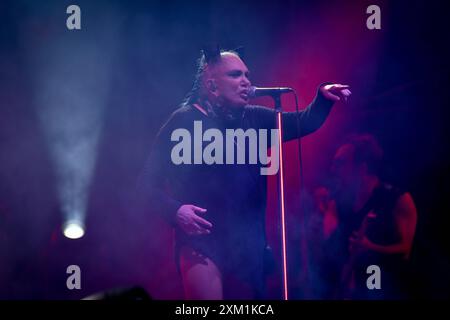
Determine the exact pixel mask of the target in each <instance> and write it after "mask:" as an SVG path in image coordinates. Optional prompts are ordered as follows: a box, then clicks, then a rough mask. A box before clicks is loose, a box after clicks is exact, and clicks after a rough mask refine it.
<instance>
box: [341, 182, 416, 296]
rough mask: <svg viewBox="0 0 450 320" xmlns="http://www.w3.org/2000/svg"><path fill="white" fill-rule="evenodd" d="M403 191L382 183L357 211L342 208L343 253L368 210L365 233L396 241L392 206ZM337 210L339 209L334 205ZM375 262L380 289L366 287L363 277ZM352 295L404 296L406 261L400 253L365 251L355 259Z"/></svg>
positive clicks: (381, 241) (378, 239)
mask: <svg viewBox="0 0 450 320" xmlns="http://www.w3.org/2000/svg"><path fill="white" fill-rule="evenodd" d="M402 194H404V191H402V190H400V189H399V188H396V187H394V186H392V185H390V184H387V183H382V184H380V185H379V186H378V187H377V188H375V190H374V191H373V193H372V196H371V197H370V199H369V200H368V201H367V203H366V204H365V205H364V207H363V208H362V209H361V210H359V211H357V212H351V211H349V210H345V211H344V210H342V209H343V208H340V209H341V211H340V212H339V213H340V218H341V219H342V220H341V222H342V225H344V227H343V230H342V231H343V236H344V237H345V238H344V239H345V242H346V256H347V257H348V256H349V253H348V239H349V237H350V236H351V234H352V233H353V232H354V231H358V230H359V229H360V227H361V225H362V223H363V221H364V219H365V217H366V216H367V215H368V214H369V213H373V214H374V217H373V218H370V219H368V220H367V227H366V230H365V236H366V237H367V238H368V239H369V240H370V241H371V242H373V243H375V244H378V245H383V246H387V245H392V244H395V243H398V242H399V241H400V236H399V233H398V231H397V228H396V222H395V216H394V209H395V206H396V204H397V201H398V199H399V198H400V196H401V195H402ZM338 210H339V209H338ZM370 265H376V266H378V267H379V268H380V271H381V289H380V290H377V289H374V290H369V289H368V288H367V284H366V281H367V279H368V277H369V276H370V274H368V273H367V268H368V267H369V266H370ZM353 270H354V275H355V292H354V296H353V298H355V299H400V298H404V297H405V289H406V284H405V275H406V274H407V263H406V260H405V259H404V257H403V256H402V255H400V254H383V253H379V252H375V251H366V252H364V253H362V254H360V255H358V257H357V258H356V260H355V263H354V268H353Z"/></svg>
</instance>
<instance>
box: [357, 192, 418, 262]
mask: <svg viewBox="0 0 450 320" xmlns="http://www.w3.org/2000/svg"><path fill="white" fill-rule="evenodd" d="M394 218H395V222H396V228H397V232H398V234H399V235H400V241H399V242H398V243H395V244H391V245H379V244H376V243H374V242H372V241H370V240H369V239H367V237H361V238H355V237H353V238H351V239H350V243H351V246H353V247H360V248H362V249H365V250H372V251H376V252H379V253H383V254H402V255H404V257H405V258H408V257H409V254H410V252H411V248H412V243H413V239H414V233H415V230H416V223H417V210H416V207H415V205H414V201H413V199H412V197H411V195H410V194H409V193H405V194H403V195H402V196H400V198H399V199H398V200H397V204H396V206H395V208H394Z"/></svg>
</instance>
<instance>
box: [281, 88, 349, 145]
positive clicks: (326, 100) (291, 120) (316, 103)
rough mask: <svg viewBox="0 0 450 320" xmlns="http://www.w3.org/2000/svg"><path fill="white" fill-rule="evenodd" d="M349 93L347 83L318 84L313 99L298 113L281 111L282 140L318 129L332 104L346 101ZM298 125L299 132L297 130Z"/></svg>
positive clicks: (294, 137) (301, 135)
mask: <svg viewBox="0 0 450 320" xmlns="http://www.w3.org/2000/svg"><path fill="white" fill-rule="evenodd" d="M350 95H351V92H350V90H349V86H348V85H342V84H334V83H326V84H322V85H321V86H319V88H318V90H317V94H316V97H315V98H314V100H313V101H312V102H311V103H310V104H309V105H308V107H306V108H305V109H304V110H302V111H300V113H299V121H298V123H297V113H296V112H283V141H289V140H292V139H296V138H299V137H303V136H305V135H307V134H310V133H313V132H314V131H316V130H317V129H319V128H320V127H321V126H322V124H323V123H324V122H325V120H326V118H327V117H328V115H329V113H330V111H331V108H332V106H333V104H334V103H335V102H337V101H343V102H347V99H348V97H349V96H350ZM297 126H299V127H300V132H299V131H298V130H297Z"/></svg>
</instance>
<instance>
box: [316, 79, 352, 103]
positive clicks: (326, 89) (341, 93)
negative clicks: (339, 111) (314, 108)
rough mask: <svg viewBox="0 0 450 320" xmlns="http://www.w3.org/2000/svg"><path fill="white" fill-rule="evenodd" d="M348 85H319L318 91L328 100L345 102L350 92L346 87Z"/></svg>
mask: <svg viewBox="0 0 450 320" xmlns="http://www.w3.org/2000/svg"><path fill="white" fill-rule="evenodd" d="M348 88H349V86H347V85H343V84H337V83H333V84H326V85H324V86H322V87H320V89H319V90H320V92H321V93H322V94H323V96H324V97H325V98H327V99H328V100H332V101H334V102H336V101H341V100H342V101H344V102H347V99H348V97H349V96H350V95H351V94H352V93H351V92H350V90H349V89H348Z"/></svg>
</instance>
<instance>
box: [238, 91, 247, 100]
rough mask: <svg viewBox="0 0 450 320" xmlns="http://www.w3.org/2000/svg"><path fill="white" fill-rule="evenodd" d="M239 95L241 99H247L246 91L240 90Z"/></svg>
mask: <svg viewBox="0 0 450 320" xmlns="http://www.w3.org/2000/svg"><path fill="white" fill-rule="evenodd" d="M240 97H241V98H242V99H245V100H247V99H248V92H241V94H240Z"/></svg>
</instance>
